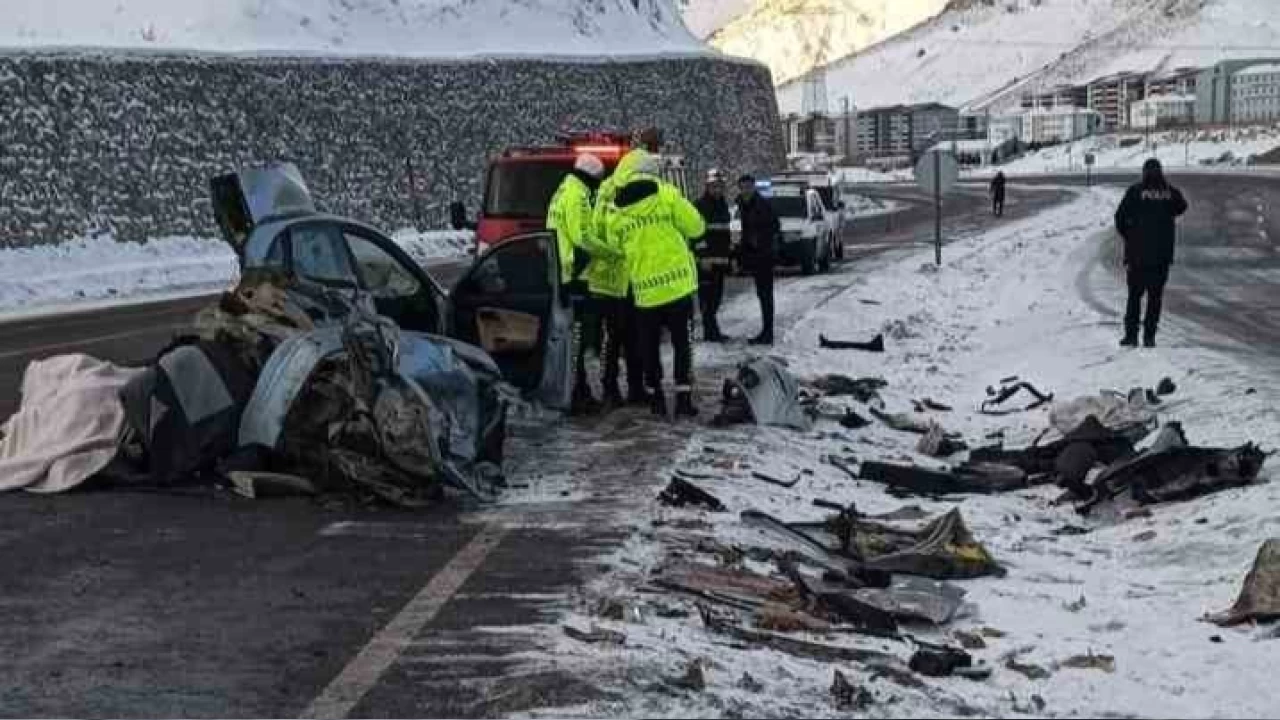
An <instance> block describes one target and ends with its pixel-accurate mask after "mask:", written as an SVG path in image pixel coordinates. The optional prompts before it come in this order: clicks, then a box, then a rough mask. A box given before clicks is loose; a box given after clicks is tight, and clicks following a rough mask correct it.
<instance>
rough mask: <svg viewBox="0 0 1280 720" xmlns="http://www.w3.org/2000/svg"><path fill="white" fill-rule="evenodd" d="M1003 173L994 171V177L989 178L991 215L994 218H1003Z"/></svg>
mask: <svg viewBox="0 0 1280 720" xmlns="http://www.w3.org/2000/svg"><path fill="white" fill-rule="evenodd" d="M1005 182H1006V181H1005V177H1004V171H1003V170H998V171H996V176H995V177H993V178H991V214H992V215H995V216H996V217H1004V186H1005Z"/></svg>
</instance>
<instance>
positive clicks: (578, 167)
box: [547, 153, 621, 414]
mask: <svg viewBox="0 0 1280 720" xmlns="http://www.w3.org/2000/svg"><path fill="white" fill-rule="evenodd" d="M602 177H604V163H603V162H601V160H600V158H598V157H596V156H595V155H591V154H590V153H583V154H581V155H579V156H578V157H577V158H576V159H575V160H574V164H573V171H572V172H570V173H569V174H568V175H566V176H565V178H564V180H562V181H561V182H560V187H559V188H557V189H556V192H555V194H554V195H552V196H551V205H550V207H548V209H547V229H548V230H551V231H552V232H554V233H555V234H556V249H557V251H558V254H559V255H560V283H561V285H562V286H563V287H564V288H565V289H566V290H567V291H568V293H569V297H570V299H571V301H572V303H573V344H574V358H573V404H572V406H571V408H570V412H571V413H573V414H584V413H590V412H594V411H595V410H597V409H598V408H599V403H598V402H597V401H596V399H595V397H594V396H593V395H592V392H591V383H590V382H589V381H588V380H587V345H588V344H589V343H588V338H590V337H593V336H594V335H596V334H597V332H598V326H599V324H600V316H599V303H596V302H593V298H592V297H591V293H590V289H589V286H588V283H587V282H586V281H584V280H583V279H582V278H581V277H580V276H579V274H580V273H581V271H582V270H583V269H584V268H585V267H586V266H587V264H588V261H589V258H592V257H596V256H600V257H604V258H608V257H621V253H619V252H617V251H615V250H613V249H612V248H610V247H608V246H606V245H604V244H602V243H600V242H598V241H597V240H596V238H595V229H594V226H593V223H592V221H593V219H594V210H593V207H592V203H591V200H592V195H593V194H594V192H595V188H596V187H597V186H598V185H599V184H600V179H601V178H602Z"/></svg>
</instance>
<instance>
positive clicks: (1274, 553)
mask: <svg viewBox="0 0 1280 720" xmlns="http://www.w3.org/2000/svg"><path fill="white" fill-rule="evenodd" d="M1207 619H1208V620H1209V621H1210V622H1213V623H1216V624H1218V625H1224V626H1229V625H1239V624H1240V623H1245V622H1271V621H1273V620H1277V619H1280V538H1271V539H1270V540H1267V541H1266V542H1264V543H1263V544H1262V547H1260V548H1258V556H1257V557H1256V558H1255V559H1254V561H1253V568H1252V569H1251V570H1249V574H1248V575H1246V576H1245V579H1244V585H1243V586H1242V587H1241V588H1240V596H1239V597H1238V598H1236V602H1235V604H1234V605H1232V606H1231V609H1229V610H1226V611H1224V612H1220V613H1217V614H1215V615H1210V616H1209V617H1208V618H1207Z"/></svg>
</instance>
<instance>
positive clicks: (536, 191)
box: [484, 159, 571, 218]
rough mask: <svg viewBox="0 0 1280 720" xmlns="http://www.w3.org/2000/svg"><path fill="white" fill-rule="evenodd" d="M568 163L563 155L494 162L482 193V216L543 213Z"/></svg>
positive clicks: (544, 215) (543, 215) (508, 216)
mask: <svg viewBox="0 0 1280 720" xmlns="http://www.w3.org/2000/svg"><path fill="white" fill-rule="evenodd" d="M570 163H571V161H567V160H563V159H560V160H521V161H519V162H502V163H495V164H494V165H492V166H491V168H490V170H489V184H488V187H486V188H485V193H484V215H485V217H494V218H541V217H546V215H547V206H548V205H550V204H551V196H552V195H554V194H555V192H556V188H558V187H559V186H560V181H561V180H563V179H564V176H565V174H567V173H568V172H569V170H570V167H571V165H570Z"/></svg>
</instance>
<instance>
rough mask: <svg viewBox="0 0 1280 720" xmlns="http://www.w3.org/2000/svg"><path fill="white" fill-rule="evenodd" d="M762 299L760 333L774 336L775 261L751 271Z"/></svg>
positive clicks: (757, 296)
mask: <svg viewBox="0 0 1280 720" xmlns="http://www.w3.org/2000/svg"><path fill="white" fill-rule="evenodd" d="M751 275H752V277H753V278H754V279H755V281H756V298H757V299H758V300H759V301H760V327H761V330H760V334H761V335H763V336H765V337H773V263H768V264H764V263H761V264H758V265H756V266H755V267H754V268H753V269H752V271H751Z"/></svg>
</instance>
